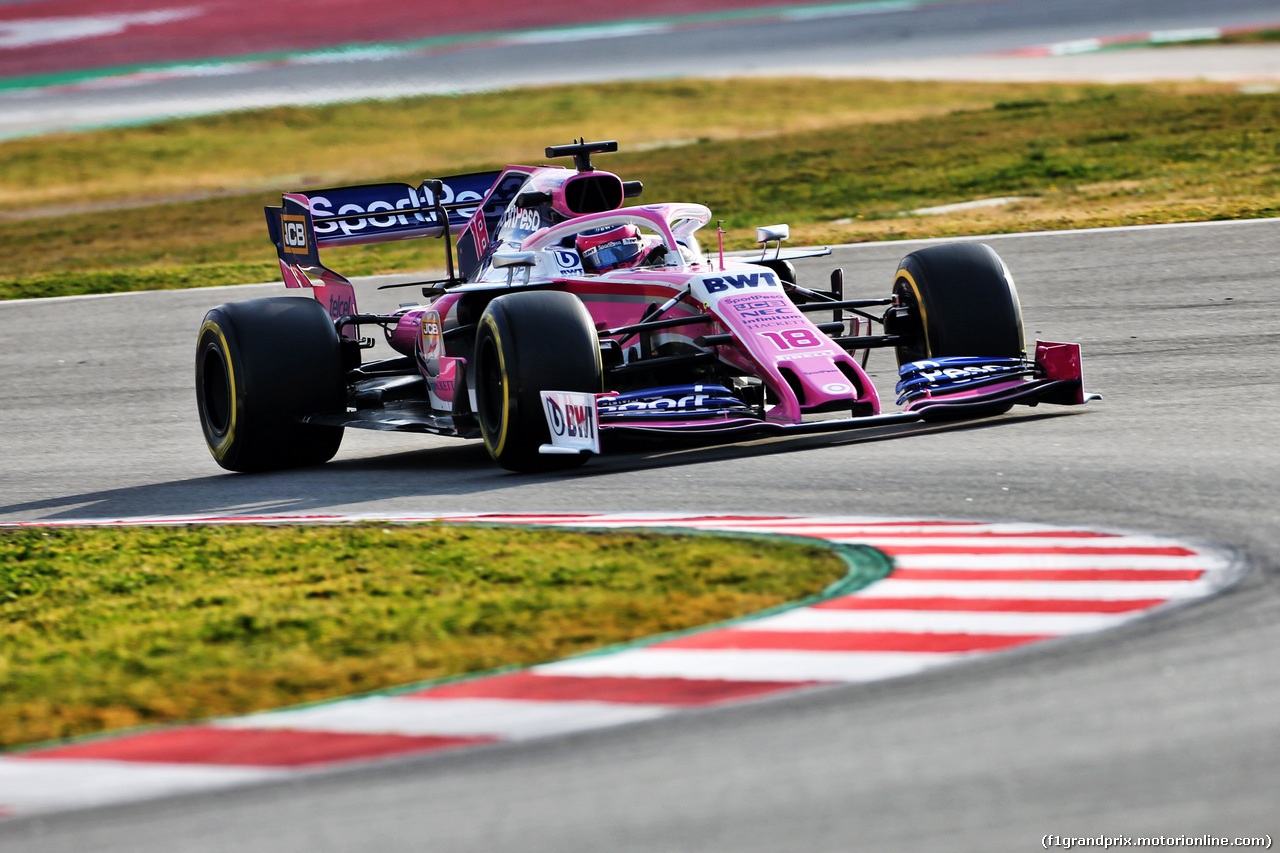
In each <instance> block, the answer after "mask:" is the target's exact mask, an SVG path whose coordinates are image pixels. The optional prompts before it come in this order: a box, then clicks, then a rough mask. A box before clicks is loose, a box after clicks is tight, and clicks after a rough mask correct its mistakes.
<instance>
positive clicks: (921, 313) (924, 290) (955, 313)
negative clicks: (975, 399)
mask: <svg viewBox="0 0 1280 853" xmlns="http://www.w3.org/2000/svg"><path fill="white" fill-rule="evenodd" d="M893 295H894V296H895V297H897V299H898V304H899V305H901V306H904V307H906V308H907V309H908V313H907V317H905V318H895V317H893V313H892V312H890V320H891V322H888V323H886V328H885V331H886V333H887V334H891V335H902V336H903V337H904V338H906V339H907V342H906V343H904V344H902V345H900V346H898V347H897V353H898V364H906V363H907V362H911V361H920V360H921V359H927V358H944V357H946V356H957V355H972V356H991V357H993V358H1020V357H1022V356H1023V355H1024V354H1025V353H1026V344H1025V343H1024V341H1023V327H1022V307H1021V306H1020V305H1019V303H1018V291H1017V288H1016V287H1014V284H1013V276H1012V275H1010V274H1009V270H1008V268H1007V267H1005V265H1004V262H1003V261H1001V260H1000V256H999V255H997V254H996V253H995V251H994V250H993V249H992V248H991V247H990V246H987V245H985V244H983V243H950V244H947V245H945V246H930V247H929V248H927V249H920V250H918V251H915V252H912V253H911V254H909V255H907V256H906V257H905V258H903V259H902V262H901V263H900V264H898V272H897V274H896V275H895V276H894V281H893Z"/></svg>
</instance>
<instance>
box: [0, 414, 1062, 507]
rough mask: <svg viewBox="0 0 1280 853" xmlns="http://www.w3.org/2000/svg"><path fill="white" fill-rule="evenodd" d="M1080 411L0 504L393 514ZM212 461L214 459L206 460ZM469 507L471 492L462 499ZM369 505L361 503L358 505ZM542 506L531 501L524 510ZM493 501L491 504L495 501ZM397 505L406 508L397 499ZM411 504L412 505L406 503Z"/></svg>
mask: <svg viewBox="0 0 1280 853" xmlns="http://www.w3.org/2000/svg"><path fill="white" fill-rule="evenodd" d="M1085 413H1086V412H1085V411H1083V410H1074V409H1073V410H1066V411H1053V412H1032V413H1027V414H1015V415H1003V416H1001V417H998V418H990V419H986V420H981V421H962V422H953V423H914V424H901V425H897V426H885V427H875V428H870V429H865V430H858V431H854V432H850V431H843V432H830V433H820V434H813V435H805V436H782V437H770V438H763V439H756V440H751V441H741V442H738V443H735V444H715V445H705V444H702V445H696V444H686V443H680V444H673V443H672V442H671V441H669V440H666V441H663V442H662V443H661V444H655V443H654V442H643V441H630V442H627V443H626V444H622V445H620V446H619V447H617V448H614V449H612V451H611V452H608V453H606V454H605V455H604V456H602V457H600V458H598V459H593V460H591V461H589V462H588V463H587V464H586V465H584V466H583V467H581V468H574V469H571V470H568V471H557V472H552V473H548V474H513V473H511V472H508V471H503V470H501V469H499V468H497V467H495V466H494V465H493V463H492V462H491V461H490V459H489V456H488V454H487V452H486V451H485V449H484V446H483V445H482V444H481V443H479V442H465V443H463V442H460V443H458V444H456V445H444V446H436V447H430V448H424V449H422V450H413V451H408V452H399V453H389V454H383V455H379V456H365V457H357V458H346V459H342V458H340V459H338V460H336V461H333V462H330V463H328V464H326V465H322V466H318V467H315V468H305V469H294V470H288V471H273V472H267V473H259V474H231V473H217V474H213V475H210V476H207V477H197V478H192V479H182V480H176V481H171V482H164V483H153V484H148V485H143V486H131V487H126V488H120V489H107V490H100V491H95V492H85V493H81V494H75V495H66V496H63V497H58V498H48V499H43V500H35V501H28V502H24V503H15V504H10V505H8V506H0V519H3V518H5V517H6V516H17V517H20V518H28V519H29V518H39V519H42V520H50V521H57V520H59V519H79V518H99V519H101V518H138V517H146V516H159V517H167V518H171V517H176V516H188V515H200V516H209V515H216V516H224V517H225V516H262V515H307V514H309V513H315V514H317V515H324V514H329V513H332V512H334V510H333V508H334V507H335V506H341V507H343V512H344V513H348V514H353V513H360V512H362V511H367V512H371V513H375V514H376V513H378V512H385V513H387V514H392V513H394V512H396V511H397V510H388V509H386V508H385V506H382V505H381V504H382V502H384V501H390V500H397V501H404V500H406V499H407V500H413V499H415V498H418V499H421V501H422V504H421V509H420V510H418V511H422V512H431V511H448V510H449V509H452V508H455V507H456V505H455V506H450V505H449V501H448V499H449V498H450V497H457V498H462V497H472V498H474V497H476V496H483V495H484V494H486V493H501V492H508V491H511V490H514V489H520V488H524V487H527V486H537V485H539V484H553V485H557V486H563V485H566V484H571V483H572V482H574V481H580V480H587V479H594V478H599V477H606V476H610V475H615V474H624V473H628V472H632V471H643V470H653V469H657V468H671V467H679V466H686V465H696V464H702V463H709V462H721V461H730V460H736V459H747V458H751V457H758V456H764V455H776V454H783V453H795V452H799V451H804V450H814V449H822V448H834V447H842V446H848V445H852V444H865V443H871V442H880V441H888V440H898V439H905V438H910V437H913V436H921V435H929V434H937V433H950V432H962V431H972V430H987V429H1000V428H1004V427H1011V426H1016V425H1019V424H1026V423H1030V422H1034V421H1040V420H1046V419H1050V418H1059V417H1070V416H1076V415H1081V414H1085ZM210 465H211V466H212V461H210ZM469 503H470V505H471V507H475V501H470V502H469ZM362 506H368V507H369V509H368V510H362V509H361V507H362ZM543 508H544V507H538V506H533V505H531V506H529V507H528V509H529V510H538V509H543ZM493 509H497V507H493ZM398 511H400V512H405V511H406V510H404V509H403V508H401V509H399V510H398ZM407 511H409V512H412V511H414V510H407Z"/></svg>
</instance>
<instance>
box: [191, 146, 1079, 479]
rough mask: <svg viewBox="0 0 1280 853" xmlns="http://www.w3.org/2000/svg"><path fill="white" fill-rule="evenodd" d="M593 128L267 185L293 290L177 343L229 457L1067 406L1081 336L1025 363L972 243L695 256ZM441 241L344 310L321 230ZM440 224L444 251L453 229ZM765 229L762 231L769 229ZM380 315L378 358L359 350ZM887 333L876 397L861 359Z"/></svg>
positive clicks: (369, 239)
mask: <svg viewBox="0 0 1280 853" xmlns="http://www.w3.org/2000/svg"><path fill="white" fill-rule="evenodd" d="M616 150H617V143H615V142H590V143H588V142H578V143H575V144H572V145H563V146H557V147H552V148H548V149H547V151H546V155H547V157H548V158H559V157H573V159H574V168H572V169H570V168H562V167H557V166H536V167H531V166H509V167H507V168H506V169H503V170H502V171H500V172H485V173H478V174H470V175H461V176H457V177H451V178H444V179H441V180H429V181H424V182H423V183H422V184H421V185H420V186H418V187H413V186H409V185H407V184H375V185H368V186H356V187H342V188H337V189H329V190H319V191H315V192H310V193H307V194H300V193H289V194H287V195H285V196H284V200H283V205H282V206H281V207H270V208H267V224H268V227H269V230H270V234H271V240H272V242H273V243H274V244H275V246H276V250H277V252H278V255H279V258H280V269H281V271H282V273H283V275H284V281H285V285H286V286H287V287H290V288H297V289H303V288H307V289H309V290H310V292H311V294H312V295H313V296H314V297H315V298H314V299H306V298H295V297H276V298H269V299H253V300H248V301H244V302H233V303H229V304H226V305H221V306H219V307H217V308H214V309H213V310H212V311H210V312H209V313H208V315H207V316H206V317H205V320H204V324H203V326H202V327H201V329H200V335H199V341H198V344H197V349H196V395H197V398H198V402H199V410H200V422H201V425H202V426H203V428H204V434H205V438H206V439H207V440H208V443H209V448H210V450H211V451H212V452H213V456H214V459H216V460H217V462H218V464H219V465H221V466H222V467H224V468H228V469H230V470H233V471H256V470H263V469H270V468H283V467H290V466H301V465H314V464H318V463H321V462H325V461H326V460H328V459H330V458H332V457H333V455H334V454H335V453H336V452H337V450H338V445H339V443H340V442H341V441H342V434H343V429H344V428H346V427H362V428H367V429H382V430H399V431H407V432H428V433H437V434H440V435H451V436H457V437H459V438H482V439H483V440H484V443H485V446H486V447H487V448H488V450H489V453H490V455H491V456H492V457H493V458H494V460H495V461H496V462H497V463H498V464H499V465H502V466H503V467H505V468H509V469H512V470H516V471H536V470H547V469H552V468H563V467H569V466H572V465H577V464H579V463H581V462H582V461H583V460H585V459H586V458H587V457H588V456H589V455H591V454H596V453H600V452H601V446H602V442H604V443H607V442H608V441H609V440H610V437H611V436H615V435H623V434H629V435H648V436H659V437H675V436H681V437H687V438H693V439H702V440H728V439H733V438H737V437H740V436H746V435H751V434H771V433H772V434H778V433H796V432H813V431H820V430H844V429H854V428H858V427H867V426H876V425H883V424H887V423H902V422H906V421H914V420H920V419H926V420H928V419H957V418H969V417H982V416H988V415H992V414H996V413H1000V412H1003V411H1005V410H1007V409H1009V408H1010V407H1011V406H1012V405H1014V404H1015V403H1024V404H1028V405H1036V404H1037V403H1058V404H1064V405H1071V404H1078V403H1083V402H1085V401H1086V400H1087V399H1091V398H1092V395H1089V396H1086V395H1085V393H1084V391H1083V389H1082V385H1081V374H1080V357H1079V348H1078V347H1077V346H1075V345H1073V344H1055V343H1037V344H1036V346H1035V350H1034V351H1033V352H1032V353H1031V355H1030V357H1028V355H1027V353H1026V348H1025V344H1024V341H1023V328H1022V315H1021V310H1020V308H1019V305H1018V295H1017V291H1016V290H1015V289H1014V284H1013V279H1012V277H1011V276H1010V275H1009V271H1008V269H1007V268H1006V267H1005V265H1004V263H1003V262H1002V261H1001V260H1000V258H999V257H998V256H997V255H996V253H995V252H994V251H992V250H991V249H990V248H989V247H988V246H985V245H982V244H978V243H954V244H948V245H941V246H934V247H930V248H926V249H920V250H918V251H915V252H912V253H911V254H909V255H907V256H906V257H905V258H904V259H903V260H902V262H901V264H899V266H898V270H897V272H896V273H895V274H894V279H893V289H892V293H891V294H890V295H889V296H885V297H883V298H870V299H849V298H846V296H845V293H844V286H843V280H842V275H841V271H840V270H838V269H837V270H835V271H834V272H833V273H832V275H831V282H830V286H829V287H828V288H826V289H811V288H806V287H801V286H800V285H799V284H797V283H796V275H795V269H794V267H793V266H792V264H791V263H790V260H793V259H795V258H799V257H807V256H814V255H822V254H829V252H828V251H827V250H825V249H823V250H816V251H813V250H808V251H805V250H790V251H784V250H783V249H782V241H783V240H784V239H786V237H787V228H786V226H776V227H772V228H761V229H759V231H758V233H757V239H758V240H759V241H760V242H761V243H762V244H764V247H765V251H763V252H762V254H761V256H760V257H759V258H754V257H753V258H750V259H727V258H725V257H724V253H723V251H708V250H707V249H706V248H705V247H704V246H703V245H702V244H701V243H700V242H699V230H700V229H702V228H703V226H705V225H706V224H707V223H708V221H709V220H710V218H711V213H710V211H708V210H707V208H705V207H703V206H702V205H698V204H679V203H676V204H652V205H639V206H624V204H625V202H626V200H627V199H632V198H636V197H637V196H639V195H640V192H641V184H640V182H638V181H623V180H621V179H620V178H619V177H618V176H617V175H614V174H611V173H609V172H603V171H599V170H597V169H596V168H595V167H594V166H593V165H592V162H591V158H592V155H593V154H598V153H600V152H605V151H616ZM430 237H438V238H443V239H444V242H445V249H446V252H445V257H446V261H447V265H448V277H447V278H446V279H444V280H441V281H424V282H414V283H413V286H415V287H420V288H421V290H422V293H423V296H424V297H425V299H426V301H425V302H423V303H422V304H417V305H412V306H409V307H402V308H401V309H400V310H398V311H396V312H394V313H391V314H364V313H361V312H360V310H359V308H358V307H357V305H356V298H355V290H354V289H353V288H352V286H351V284H350V282H348V281H347V279H345V278H343V277H342V276H340V275H338V274H337V273H335V272H333V271H332V270H330V269H328V268H326V267H325V266H324V265H323V264H322V263H321V262H320V257H319V251H320V250H321V249H323V248H324V247H326V246H342V245H353V244H360V243H375V242H381V241H386V240H405V239H413V238H430ZM455 238H456V253H457V260H456V263H455V261H454V251H453V240H454V239H455ZM774 242H776V243H777V247H776V248H771V247H770V244H771V243H774ZM371 326H380V327H382V330H383V332H384V334H385V336H386V340H387V342H388V343H389V344H390V346H391V347H392V348H393V349H394V350H395V351H396V352H397V353H399V355H398V356H397V357H395V358H391V359H384V360H379V361H370V362H366V361H364V360H363V359H362V357H361V356H362V353H363V351H364V350H366V349H368V348H369V347H371V346H373V343H374V342H373V339H372V338H366V337H364V336H363V332H364V331H365V330H367V329H368V328H369V327H371ZM886 347H887V348H892V349H894V350H895V351H896V354H897V359H898V363H899V365H900V368H899V373H900V378H901V381H900V382H899V383H898V386H897V392H898V394H899V398H898V401H897V408H896V409H895V410H893V411H891V412H884V411H883V410H882V406H881V401H880V400H879V398H878V396H877V394H876V389H875V388H874V387H873V385H872V383H871V381H870V380H869V379H868V378H867V375H866V374H865V373H864V372H863V365H865V363H866V357H867V353H868V351H869V350H871V349H875V348H886Z"/></svg>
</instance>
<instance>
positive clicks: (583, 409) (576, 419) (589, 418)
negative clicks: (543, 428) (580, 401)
mask: <svg viewBox="0 0 1280 853" xmlns="http://www.w3.org/2000/svg"><path fill="white" fill-rule="evenodd" d="M547 423H548V424H549V425H550V427H551V431H552V432H553V433H555V434H556V435H557V436H565V437H566V438H583V439H593V438H595V435H596V413H595V410H594V409H593V408H591V407H590V406H575V405H572V404H569V403H566V404H565V405H564V407H563V408H562V407H561V406H560V404H559V403H557V402H556V401H555V400H551V399H548V400H547Z"/></svg>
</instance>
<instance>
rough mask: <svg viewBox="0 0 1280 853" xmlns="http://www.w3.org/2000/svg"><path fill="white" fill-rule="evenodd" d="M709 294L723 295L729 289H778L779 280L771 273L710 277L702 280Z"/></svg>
mask: <svg viewBox="0 0 1280 853" xmlns="http://www.w3.org/2000/svg"><path fill="white" fill-rule="evenodd" d="M702 285H703V287H705V288H706V289H707V293H723V292H724V291H726V290H729V289H731V288H732V289H736V290H742V289H743V288H745V287H763V288H776V287H777V286H778V279H777V278H775V277H774V275H773V273H771V272H748V273H739V274H737V275H720V276H710V277H707V278H704V279H702Z"/></svg>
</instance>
